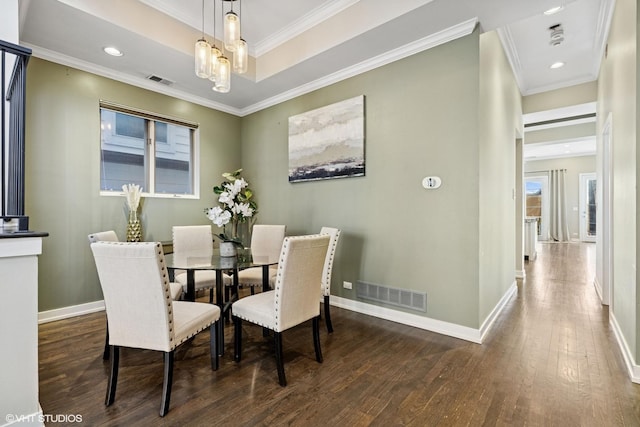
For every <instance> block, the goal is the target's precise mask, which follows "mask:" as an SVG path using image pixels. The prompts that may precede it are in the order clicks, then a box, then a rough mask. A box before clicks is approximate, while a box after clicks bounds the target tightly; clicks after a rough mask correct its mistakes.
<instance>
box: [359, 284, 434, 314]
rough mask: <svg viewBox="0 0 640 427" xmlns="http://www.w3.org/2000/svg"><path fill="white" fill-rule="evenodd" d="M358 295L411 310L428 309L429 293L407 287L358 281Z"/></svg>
mask: <svg viewBox="0 0 640 427" xmlns="http://www.w3.org/2000/svg"><path fill="white" fill-rule="evenodd" d="M356 297H358V298H362V299H364V300H369V301H376V302H382V303H385V304H391V305H395V306H398V307H404V308H409V309H411V310H416V311H421V312H424V313H426V311H427V293H426V292H415V291H409V290H406V289H398V288H390V287H388V286H382V285H375V284H373V283H367V282H363V281H361V280H358V281H357V282H356Z"/></svg>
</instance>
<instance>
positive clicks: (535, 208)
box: [525, 175, 549, 241]
mask: <svg viewBox="0 0 640 427" xmlns="http://www.w3.org/2000/svg"><path fill="white" fill-rule="evenodd" d="M525 191H526V197H525V215H526V218H529V219H531V218H535V219H537V221H538V226H537V227H538V240H540V241H545V240H548V236H549V177H548V176H546V175H541V176H528V177H526V178H525Z"/></svg>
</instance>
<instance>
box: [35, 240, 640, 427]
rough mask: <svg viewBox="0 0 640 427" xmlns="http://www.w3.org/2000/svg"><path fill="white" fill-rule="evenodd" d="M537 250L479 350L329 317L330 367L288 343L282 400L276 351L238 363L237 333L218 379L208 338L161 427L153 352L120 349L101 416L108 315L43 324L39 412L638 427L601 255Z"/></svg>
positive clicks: (178, 376)
mask: <svg viewBox="0 0 640 427" xmlns="http://www.w3.org/2000/svg"><path fill="white" fill-rule="evenodd" d="M538 247H539V255H538V258H537V259H536V260H535V261H530V262H528V263H526V266H525V267H526V279H525V280H523V281H519V282H518V292H517V295H515V296H514V297H513V298H512V299H511V300H510V301H508V303H507V304H506V306H505V309H504V311H503V312H502V313H501V315H500V316H499V317H498V319H496V321H495V326H494V328H493V330H492V331H491V333H490V334H489V335H488V336H487V337H486V340H485V342H484V343H483V344H482V345H478V344H473V343H469V342H466V341H463V340H459V339H456V338H451V337H446V336H443V335H439V334H436V333H432V332H428V331H424V330H420V329H417V328H412V327H409V326H404V325H400V324H397V323H393V322H389V321H385V320H382V319H377V318H373V317H369V316H365V315H362V314H358V313H354V312H350V311H346V310H341V309H339V308H335V307H332V309H331V310H332V320H333V324H334V329H335V332H334V333H333V334H331V335H327V334H326V332H325V331H326V330H325V329H322V333H321V343H322V351H323V355H324V362H323V363H322V364H318V363H317V362H316V361H315V355H314V350H313V343H312V340H311V324H310V323H309V324H303V325H300V326H297V327H295V328H293V329H292V330H290V331H286V332H285V334H284V359H285V369H286V373H287V379H288V382H289V385H288V386H287V387H285V388H282V387H280V386H279V384H278V380H277V374H276V364H275V358H274V354H273V343H272V340H270V339H265V338H264V337H263V336H262V330H261V329H260V328H258V327H254V326H252V325H248V324H246V325H244V326H243V334H244V342H243V360H242V362H240V363H235V362H234V361H233V358H232V353H233V347H232V339H233V327H232V326H231V325H230V324H227V325H226V326H225V343H226V345H227V347H226V350H227V352H226V354H225V356H224V357H223V358H222V359H221V360H220V369H219V370H218V371H216V372H213V371H211V369H210V365H209V345H208V333H205V334H200V335H199V336H197V337H196V338H195V339H194V340H192V341H191V342H190V343H188V344H186V345H184V346H183V347H182V348H180V349H179V350H178V351H177V353H176V361H175V371H174V384H173V392H172V396H171V407H170V411H169V413H168V414H167V416H166V417H164V418H160V417H159V416H158V410H159V406H160V396H161V393H162V369H163V361H162V356H161V355H160V354H159V353H156V352H152V351H146V350H136V349H123V350H122V354H121V362H120V363H121V369H120V374H119V379H118V389H117V393H116V400H115V403H114V404H113V405H112V406H110V407H105V406H104V397H105V393H106V387H107V377H108V371H109V364H108V363H107V362H104V361H103V360H102V346H103V344H104V341H103V340H104V332H105V330H104V329H105V315H104V313H93V314H89V315H85V316H80V317H76V318H73V319H66V320H61V321H57V322H52V323H47V324H43V325H40V327H39V338H40V342H39V357H40V403H41V405H42V408H43V411H44V412H45V413H46V414H81V415H82V417H83V422H84V424H85V425H91V426H100V425H107V426H165V425H166V426H211V425H224V426H274V425H290V426H321V427H324V426H385V427H386V426H395V425H407V426H483V425H484V426H525V425H531V426H538V425H548V426H556V425H557V426H562V427H569V426H640V386H639V385H637V384H633V383H631V381H630V380H629V377H628V375H627V373H626V368H625V365H624V362H623V359H622V356H621V354H620V351H619V350H618V347H617V343H616V340H615V337H614V335H613V331H612V329H611V326H610V325H609V321H608V309H607V307H605V306H602V305H601V304H600V302H599V299H598V297H597V294H596V292H595V289H594V287H593V277H594V265H593V264H594V260H595V256H594V252H595V251H594V250H595V247H594V245H591V244H577V243H547V244H545V243H543V244H539V245H538ZM206 299H207V297H204V300H206ZM322 326H324V325H322ZM58 425H62V423H56V426H58Z"/></svg>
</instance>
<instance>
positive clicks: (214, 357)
mask: <svg viewBox="0 0 640 427" xmlns="http://www.w3.org/2000/svg"><path fill="white" fill-rule="evenodd" d="M218 322H220V320H218V321H217V322H214V323H213V324H212V325H211V326H209V335H210V341H209V351H210V352H211V369H212V370H214V371H217V370H218V365H219V361H218V332H219V331H218Z"/></svg>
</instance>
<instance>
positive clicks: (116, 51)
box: [102, 46, 124, 56]
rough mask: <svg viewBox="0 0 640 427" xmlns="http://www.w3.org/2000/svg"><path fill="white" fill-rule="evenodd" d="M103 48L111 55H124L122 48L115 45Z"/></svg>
mask: <svg viewBox="0 0 640 427" xmlns="http://www.w3.org/2000/svg"><path fill="white" fill-rule="evenodd" d="M102 50H104V52H105V53H106V54H108V55H111V56H122V55H124V54H123V53H122V52H120V50H119V49H118V48H115V47H113V46H107V47H105V48H104V49H102Z"/></svg>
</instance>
